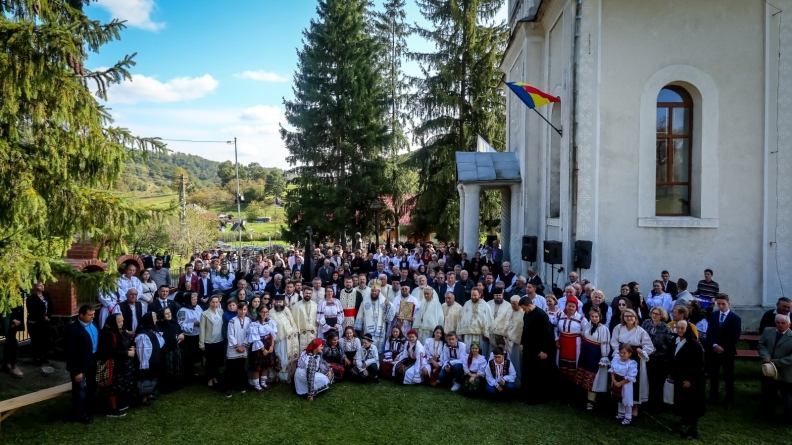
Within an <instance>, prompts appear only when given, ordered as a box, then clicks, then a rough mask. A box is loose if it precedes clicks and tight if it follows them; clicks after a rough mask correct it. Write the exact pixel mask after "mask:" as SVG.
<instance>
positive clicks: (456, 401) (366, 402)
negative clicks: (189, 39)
mask: <svg viewBox="0 0 792 445" xmlns="http://www.w3.org/2000/svg"><path fill="white" fill-rule="evenodd" d="M758 375H759V365H758V362H755V361H754V362H739V363H738V367H737V376H738V379H739V380H738V387H737V397H738V399H737V403H736V404H735V409H734V410H733V411H725V410H724V409H723V408H722V407H719V406H718V407H709V410H708V413H707V415H706V416H705V417H704V419H703V420H702V422H701V425H700V433H701V438H702V439H701V441H700V442H701V443H729V444H753V443H789V433H790V430H789V429H788V428H785V427H780V426H774V425H772V424H765V423H756V422H755V421H754V420H753V418H752V417H751V415H752V413H753V410H754V409H755V408H756V406H757V403H758V392H759V382H758ZM535 384H536V385H541V384H542V382H535ZM68 412H69V398H68V397H61V398H58V399H55V400H51V401H47V402H42V403H39V404H36V405H33V406H30V407H27V408H23V409H22V410H20V411H19V412H17V413H16V414H14V415H13V416H11V417H10V418H8V420H6V421H5V422H3V425H2V443H8V444H11V443H58V444H60V443H63V444H67V443H80V444H88V443H96V444H103V445H107V444H115V443H118V444H154V443H174V444H182V443H183V444H198V443H218V444H219V443H222V444H237V443H275V444H295V443H335V444H339V443H342V444H344V443H345V444H386V443H387V444H390V443H394V444H395V443H398V444H477V445H478V444H488V443H493V444H495V443H497V444H517V443H526V444H533V443H543V444H556V445H557V444H567V443H568V444H589V443H613V444H630V443H632V444H639V443H682V442H683V441H682V440H681V439H680V438H679V437H678V436H677V435H676V434H674V433H672V432H671V431H669V430H668V429H667V427H671V426H672V425H673V423H674V422H675V421H676V420H677V419H676V417H675V416H672V415H668V414H661V415H657V416H654V417H655V418H654V419H653V418H651V417H649V416H648V415H646V413H641V417H639V419H638V420H636V421H635V422H634V423H633V425H632V426H630V427H622V426H620V425H617V424H616V422H615V421H614V420H611V417H612V416H613V415H614V414H615V412H611V410H606V412H602V413H594V414H587V413H585V412H584V411H583V410H582V409H580V408H578V407H571V406H565V405H562V404H560V403H550V404H547V405H542V406H526V405H523V404H521V403H517V402H510V403H505V402H501V403H494V402H490V401H488V400H480V399H468V398H465V397H463V396H461V395H459V394H454V393H451V392H450V391H449V390H448V389H439V388H431V387H428V386H421V387H401V386H396V385H394V384H393V383H392V382H390V381H384V382H383V383H381V384H379V385H375V384H366V385H360V384H355V383H347V382H343V383H339V384H336V385H334V386H333V387H331V388H330V389H329V390H328V391H327V392H325V393H323V394H321V395H319V396H318V397H317V398H316V400H314V401H313V402H306V401H305V400H304V399H303V398H300V397H298V396H296V395H294V394H293V393H292V388H291V387H287V386H286V385H285V384H277V385H275V387H274V389H273V390H271V391H269V392H268V393H264V394H256V393H252V392H248V393H246V394H242V395H240V394H234V396H233V398H231V399H225V398H223V397H222V396H221V394H220V393H219V392H218V391H216V390H210V389H208V388H205V387H202V386H192V387H189V388H186V389H183V390H181V391H178V392H175V393H172V394H166V395H162V396H161V398H160V400H158V401H156V402H154V405H153V406H151V407H148V408H144V407H139V406H132V407H131V408H130V410H129V411H128V413H129V414H128V415H127V416H126V417H124V418H121V419H108V418H105V417H100V416H97V417H95V419H94V423H93V424H92V425H90V426H85V425H81V424H78V423H73V422H69V421H67V420H66V418H67V415H68Z"/></svg>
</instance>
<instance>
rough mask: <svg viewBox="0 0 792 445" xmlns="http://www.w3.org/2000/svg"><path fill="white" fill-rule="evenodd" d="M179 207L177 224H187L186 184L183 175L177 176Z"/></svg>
mask: <svg viewBox="0 0 792 445" xmlns="http://www.w3.org/2000/svg"><path fill="white" fill-rule="evenodd" d="M179 207H181V214H180V215H179V222H180V223H181V224H182V225H184V224H186V223H187V183H186V181H185V178H184V174H180V175H179Z"/></svg>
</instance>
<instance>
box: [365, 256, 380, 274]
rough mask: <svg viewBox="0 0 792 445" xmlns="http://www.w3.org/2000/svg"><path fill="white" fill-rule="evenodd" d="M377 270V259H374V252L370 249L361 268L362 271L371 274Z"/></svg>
mask: <svg viewBox="0 0 792 445" xmlns="http://www.w3.org/2000/svg"><path fill="white" fill-rule="evenodd" d="M376 270H377V260H375V259H374V254H373V253H371V251H369V254H368V256H367V258H366V261H365V262H364V263H363V267H362V268H361V272H363V273H365V274H370V273H371V272H374V271H376Z"/></svg>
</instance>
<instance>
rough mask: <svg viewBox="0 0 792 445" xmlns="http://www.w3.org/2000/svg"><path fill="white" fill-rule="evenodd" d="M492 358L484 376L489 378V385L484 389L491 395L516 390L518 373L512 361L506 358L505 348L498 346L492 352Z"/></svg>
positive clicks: (500, 394)
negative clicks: (515, 382)
mask: <svg viewBox="0 0 792 445" xmlns="http://www.w3.org/2000/svg"><path fill="white" fill-rule="evenodd" d="M492 356H493V358H492V360H490V361H489V362H488V363H487V367H486V369H485V370H484V372H485V374H484V377H485V378H486V379H487V386H485V387H484V390H485V391H486V392H487V394H488V395H490V396H502V395H505V394H507V393H510V392H512V391H514V380H515V379H516V378H517V373H516V372H515V370H514V366H512V363H511V361H509V360H508V359H506V353H505V352H504V351H503V348H502V347H500V346H498V347H496V348H495V350H494V351H493V352H492Z"/></svg>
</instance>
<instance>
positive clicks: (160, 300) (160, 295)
mask: <svg viewBox="0 0 792 445" xmlns="http://www.w3.org/2000/svg"><path fill="white" fill-rule="evenodd" d="M168 294H170V288H169V287H168V286H160V287H159V289H158V290H157V298H155V299H154V301H152V302H151V303H149V305H148V312H156V313H157V317H160V318H161V316H162V311H163V310H164V309H165V308H170V310H171V314H176V313H177V312H179V308H180V306H179V304H178V303H176V302H175V301H173V300H170V299H168Z"/></svg>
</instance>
